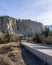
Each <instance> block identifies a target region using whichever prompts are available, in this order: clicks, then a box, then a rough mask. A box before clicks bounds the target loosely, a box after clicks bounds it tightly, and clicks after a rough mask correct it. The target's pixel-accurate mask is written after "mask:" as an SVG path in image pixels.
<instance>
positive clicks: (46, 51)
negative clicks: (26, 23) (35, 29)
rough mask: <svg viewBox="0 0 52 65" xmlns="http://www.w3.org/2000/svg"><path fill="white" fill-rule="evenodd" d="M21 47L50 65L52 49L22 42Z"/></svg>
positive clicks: (51, 64) (51, 63)
mask: <svg viewBox="0 0 52 65" xmlns="http://www.w3.org/2000/svg"><path fill="white" fill-rule="evenodd" d="M22 45H23V46H24V47H26V48H27V49H28V50H29V51H30V52H32V53H33V54H35V55H36V56H37V57H39V58H40V59H41V60H43V61H45V62H47V63H48V64H50V65H52V47H49V46H45V45H40V44H32V43H28V42H22Z"/></svg>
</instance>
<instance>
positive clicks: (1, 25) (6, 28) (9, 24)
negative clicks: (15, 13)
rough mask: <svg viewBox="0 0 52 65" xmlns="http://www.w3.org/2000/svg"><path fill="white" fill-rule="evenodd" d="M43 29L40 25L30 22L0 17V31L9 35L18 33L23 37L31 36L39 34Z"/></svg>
mask: <svg viewBox="0 0 52 65" xmlns="http://www.w3.org/2000/svg"><path fill="white" fill-rule="evenodd" d="M44 29H45V27H44V25H42V23H38V22H35V21H31V20H24V19H15V18H12V17H9V16H0V31H1V32H3V33H7V32H9V33H10V34H14V33H18V34H19V33H20V34H24V35H31V34H35V33H41V32H42V31H43V30H44Z"/></svg>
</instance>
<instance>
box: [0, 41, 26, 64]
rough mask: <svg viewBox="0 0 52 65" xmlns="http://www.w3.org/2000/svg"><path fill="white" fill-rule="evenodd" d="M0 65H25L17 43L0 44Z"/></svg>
mask: <svg viewBox="0 0 52 65" xmlns="http://www.w3.org/2000/svg"><path fill="white" fill-rule="evenodd" d="M0 65H25V63H24V60H23V59H22V56H21V48H20V44H19V42H18V43H16V42H10V43H6V44H0Z"/></svg>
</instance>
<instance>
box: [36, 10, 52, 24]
mask: <svg viewBox="0 0 52 65" xmlns="http://www.w3.org/2000/svg"><path fill="white" fill-rule="evenodd" d="M35 20H38V21H39V22H42V23H43V24H45V25H50V24H52V11H48V12H45V13H43V14H41V15H39V16H37V17H35Z"/></svg>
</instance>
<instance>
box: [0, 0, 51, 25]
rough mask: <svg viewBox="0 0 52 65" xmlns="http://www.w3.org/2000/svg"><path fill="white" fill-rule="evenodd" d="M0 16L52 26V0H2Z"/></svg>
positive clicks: (0, 0)
mask: <svg viewBox="0 0 52 65" xmlns="http://www.w3.org/2000/svg"><path fill="white" fill-rule="evenodd" d="M0 15H8V16H12V17H15V18H21V19H31V20H34V21H38V22H41V23H43V24H44V25H51V24H52V0H0Z"/></svg>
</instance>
